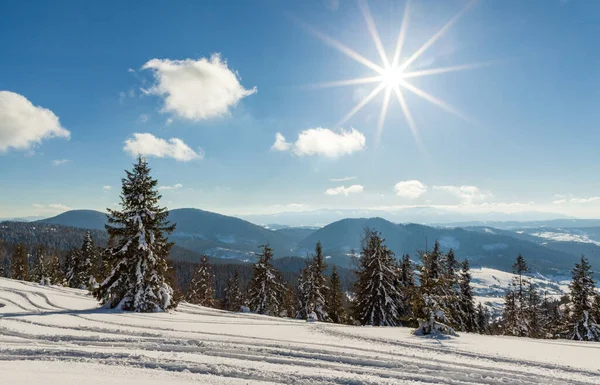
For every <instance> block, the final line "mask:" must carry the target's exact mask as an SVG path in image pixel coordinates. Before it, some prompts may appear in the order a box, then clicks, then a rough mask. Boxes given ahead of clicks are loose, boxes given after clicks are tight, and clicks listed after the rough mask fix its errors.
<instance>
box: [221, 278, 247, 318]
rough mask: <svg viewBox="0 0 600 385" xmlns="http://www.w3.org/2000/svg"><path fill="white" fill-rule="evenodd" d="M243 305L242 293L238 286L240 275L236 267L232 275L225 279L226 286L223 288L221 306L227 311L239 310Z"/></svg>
mask: <svg viewBox="0 0 600 385" xmlns="http://www.w3.org/2000/svg"><path fill="white" fill-rule="evenodd" d="M243 305H244V295H243V293H242V290H241V288H240V276H239V273H238V270H237V269H236V270H235V272H234V273H233V277H230V278H229V279H227V286H226V287H225V289H224V290H223V298H222V300H221V307H222V308H223V309H225V310H229V311H241V310H242V306H243Z"/></svg>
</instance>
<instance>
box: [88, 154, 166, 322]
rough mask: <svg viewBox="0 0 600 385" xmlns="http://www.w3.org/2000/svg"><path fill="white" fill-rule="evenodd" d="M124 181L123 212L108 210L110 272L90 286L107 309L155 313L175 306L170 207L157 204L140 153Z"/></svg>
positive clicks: (152, 181) (154, 185)
mask: <svg viewBox="0 0 600 385" xmlns="http://www.w3.org/2000/svg"><path fill="white" fill-rule="evenodd" d="M125 172H126V177H125V178H123V179H122V191H121V210H112V209H108V212H109V216H108V222H109V224H108V225H107V226H106V230H107V231H108V234H109V236H110V237H111V238H112V239H113V240H114V247H112V248H111V249H110V250H109V253H108V254H107V258H108V263H109V266H110V272H109V273H108V276H107V277H106V278H105V279H104V281H103V282H101V283H100V284H99V286H98V288H96V289H95V290H94V294H95V296H96V298H97V299H98V300H99V301H100V303H102V304H104V305H105V306H107V307H109V308H118V309H122V310H128V311H134V312H156V311H165V310H168V309H172V308H174V307H175V306H176V305H177V303H176V301H175V299H174V298H173V289H172V288H171V286H170V285H169V284H168V283H167V278H166V277H167V270H168V269H169V267H168V264H167V258H168V256H169V251H170V249H171V246H172V243H170V242H168V239H167V234H170V233H171V232H172V231H173V230H174V229H175V226H174V225H170V224H169V222H168V221H167V216H168V211H167V209H166V208H164V207H160V206H159V200H160V198H161V196H160V194H159V193H158V191H157V183H158V182H157V180H156V179H153V178H152V177H151V176H150V168H149V167H148V163H147V161H146V159H145V158H143V157H138V159H137V162H136V163H135V164H134V166H133V170H132V171H127V170H126V171H125Z"/></svg>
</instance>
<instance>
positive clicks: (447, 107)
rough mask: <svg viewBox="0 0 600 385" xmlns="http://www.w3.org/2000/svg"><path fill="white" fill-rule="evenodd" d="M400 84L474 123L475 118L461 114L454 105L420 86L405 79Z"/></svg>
mask: <svg viewBox="0 0 600 385" xmlns="http://www.w3.org/2000/svg"><path fill="white" fill-rule="evenodd" d="M400 85H401V86H402V87H404V88H406V89H407V90H409V91H410V92H412V93H414V94H415V95H417V96H420V97H421V98H423V99H425V100H427V101H428V102H430V103H433V104H435V105H436V106H438V107H440V108H441V109H443V110H446V111H448V112H449V113H451V114H453V115H455V116H457V117H459V118H461V119H463V120H466V121H467V122H470V123H473V120H472V119H471V118H469V117H467V116H465V115H463V114H461V113H460V112H459V111H457V110H456V109H455V108H454V107H452V106H450V105H448V104H447V103H445V102H443V101H441V100H440V99H438V98H436V97H434V96H432V95H430V94H428V93H427V92H425V91H423V90H422V89H420V88H417V87H415V86H413V85H412V84H410V83H407V82H405V81H401V82H400Z"/></svg>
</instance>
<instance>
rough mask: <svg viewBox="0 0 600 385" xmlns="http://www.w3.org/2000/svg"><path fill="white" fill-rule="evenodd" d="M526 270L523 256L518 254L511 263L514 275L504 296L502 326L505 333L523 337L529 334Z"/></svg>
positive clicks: (527, 268) (527, 269)
mask: <svg viewBox="0 0 600 385" xmlns="http://www.w3.org/2000/svg"><path fill="white" fill-rule="evenodd" d="M528 271H529V267H528V266H527V262H525V258H523V256H522V255H521V254H519V255H518V256H517V259H516V261H515V263H514V264H513V274H515V277H514V278H513V280H512V283H511V285H510V287H509V289H508V291H507V293H506V296H505V306H504V315H503V327H504V334H506V335H512V336H517V337H525V336H528V335H529V334H530V330H529V326H528V315H527V309H528V307H529V303H528V300H527V288H528V286H529V284H530V283H529V280H528V279H527V277H526V276H525V273H527V272H528Z"/></svg>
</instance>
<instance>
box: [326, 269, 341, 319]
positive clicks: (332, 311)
mask: <svg viewBox="0 0 600 385" xmlns="http://www.w3.org/2000/svg"><path fill="white" fill-rule="evenodd" d="M344 302H345V301H344V293H343V292H342V282H341V280H340V276H339V274H338V271H337V267H336V266H333V271H332V272H331V277H330V278H329V290H328V292H327V301H326V303H327V314H328V315H329V318H330V319H331V321H332V322H335V323H338V324H341V323H344V320H345V318H346V309H345V308H344Z"/></svg>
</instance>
